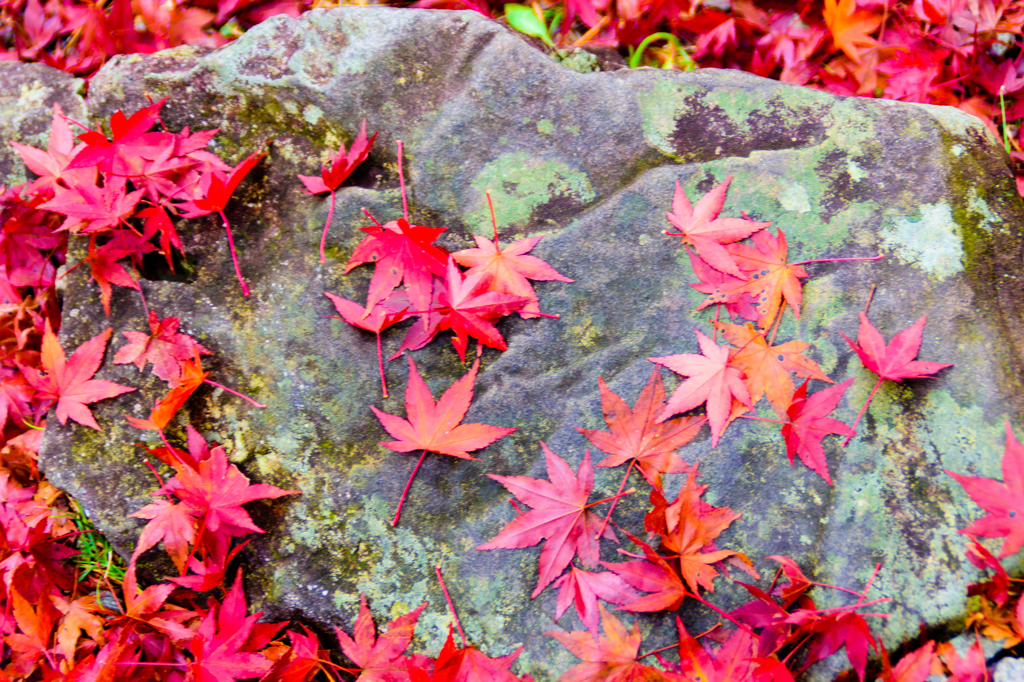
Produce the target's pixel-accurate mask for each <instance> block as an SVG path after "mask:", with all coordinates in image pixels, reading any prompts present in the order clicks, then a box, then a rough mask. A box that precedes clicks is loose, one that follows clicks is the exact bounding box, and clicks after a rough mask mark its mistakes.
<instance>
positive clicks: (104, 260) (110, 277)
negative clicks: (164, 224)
mask: <svg viewBox="0 0 1024 682" xmlns="http://www.w3.org/2000/svg"><path fill="white" fill-rule="evenodd" d="M147 246H150V249H148V250H153V249H152V245H148V244H147ZM127 255H129V254H128V252H127V251H125V250H124V249H119V248H117V247H116V246H115V242H114V241H110V242H108V243H106V244H104V245H103V246H101V247H100V248H98V249H97V248H96V241H95V239H90V240H89V251H88V254H87V255H86V257H85V260H84V261H82V262H84V263H88V264H89V276H90V277H92V279H94V280H96V284H97V285H98V286H99V288H100V302H101V303H102V304H103V312H105V313H106V315H107V317H110V297H111V296H112V295H113V293H114V292H113V288H112V287H111V286H110V285H111V284H116V285H117V286H119V287H126V288H128V289H135V290H136V291H139V290H140V289H139V283H138V282H136V281H135V279H133V278H132V276H131V275H130V274H128V271H127V270H125V268H124V266H123V265H121V264H120V263H118V262H117V261H119V260H120V259H122V258H124V257H125V256H127Z"/></svg>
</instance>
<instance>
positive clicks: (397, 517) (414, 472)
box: [391, 450, 427, 526]
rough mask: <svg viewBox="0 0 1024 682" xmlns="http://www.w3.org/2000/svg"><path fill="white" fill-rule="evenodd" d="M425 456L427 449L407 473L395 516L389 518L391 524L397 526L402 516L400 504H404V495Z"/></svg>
mask: <svg viewBox="0 0 1024 682" xmlns="http://www.w3.org/2000/svg"><path fill="white" fill-rule="evenodd" d="M426 456H427V451H426V450H424V451H423V454H422V455H420V459H419V461H418V462H416V467H415V468H414V469H413V470H412V473H411V474H410V475H409V481H408V482H407V483H406V484H405V490H403V491H402V499H400V500H399V501H398V509H396V510H395V518H393V519H391V525H392V526H397V525H398V519H399V518H401V516H402V505H403V504H405V496H406V495H408V494H409V488H410V487H411V486H412V479H414V478H416V472H417V471H419V470H420V465H421V464H423V458H424V457H426Z"/></svg>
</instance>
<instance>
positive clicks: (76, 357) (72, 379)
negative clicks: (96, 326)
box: [22, 319, 135, 431]
mask: <svg viewBox="0 0 1024 682" xmlns="http://www.w3.org/2000/svg"><path fill="white" fill-rule="evenodd" d="M113 332H114V330H113V329H109V328H108V329H105V330H103V331H102V332H100V333H99V334H98V335H96V336H94V337H93V338H91V339H89V340H88V341H86V342H85V343H83V344H82V345H81V346H79V347H78V348H77V349H76V350H75V352H74V353H72V354H71V357H70V358H65V355H64V349H63V348H61V345H60V342H59V341H58V340H57V335H56V334H54V333H53V329H51V328H50V320H49V319H47V320H46V328H45V330H44V331H43V349H42V353H41V354H40V357H39V360H40V363H41V364H42V366H43V371H42V372H40V371H39V370H38V369H36V368H34V367H22V372H23V373H24V375H25V379H26V380H27V381H28V382H29V383H30V384H31V385H32V387H33V388H34V389H36V391H37V392H38V393H37V394H36V396H37V399H38V400H39V401H40V404H41V405H43V406H45V408H49V407H50V405H53V404H54V403H56V405H57V419H59V420H60V423H61V424H67V421H68V418H71V419H73V420H74V421H76V422H78V423H79V424H82V425H83V426H88V427H91V428H94V429H96V430H97V431H102V429H101V428H100V426H99V424H97V423H96V419H95V418H94V417H93V416H92V412H90V411H89V408H88V407H86V405H88V404H90V403H95V402H97V401H99V400H105V399H106V398H113V397H115V396H119V395H121V394H123V393H131V392H132V391H134V390H135V389H134V388H130V387H128V386H122V385H120V384H115V383H114V382H112V381H106V380H103V379H93V378H92V376H93V375H94V374H96V370H97V369H99V366H100V363H102V362H103V352H104V351H105V350H106V348H107V341H109V340H110V335H111V334H112V333H113Z"/></svg>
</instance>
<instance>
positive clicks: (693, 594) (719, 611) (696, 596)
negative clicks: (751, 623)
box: [686, 592, 757, 637]
mask: <svg viewBox="0 0 1024 682" xmlns="http://www.w3.org/2000/svg"><path fill="white" fill-rule="evenodd" d="M686 594H688V595H690V596H691V597H693V598H694V599H696V600H697V601H699V602H700V603H701V604H703V605H704V606H707V607H708V608H709V609H711V610H712V611H714V612H715V613H717V614H718V615H720V616H721V617H722V618H725V619H726V620H727V621H729V622H730V623H732V624H733V625H735V626H736V627H738V628H739V629H740V630H743V631H744V632H746V633H747V634H748V635H750V636H751V637H757V634H756V633H755V632H754V631H753V630H751V629H750V627H748V626H747V625H744V624H743V623H741V622H739V621H738V620H736V619H735V618H733V617H732V616H730V615H729V614H728V613H726V612H725V611H723V610H722V609H720V608H718V607H717V606H715V605H714V604H712V603H711V602H709V601H707V600H706V599H704V598H703V597H701V596H700V595H699V594H697V593H696V592H687V593H686Z"/></svg>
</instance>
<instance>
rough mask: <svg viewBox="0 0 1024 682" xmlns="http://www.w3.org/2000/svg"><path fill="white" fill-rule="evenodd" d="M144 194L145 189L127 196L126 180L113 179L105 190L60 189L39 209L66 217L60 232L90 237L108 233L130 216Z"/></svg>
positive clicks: (86, 186)
mask: <svg viewBox="0 0 1024 682" xmlns="http://www.w3.org/2000/svg"><path fill="white" fill-rule="evenodd" d="M143 194H145V190H142V189H139V190H135V191H133V192H127V191H126V184H125V182H124V179H123V178H122V179H121V180H120V181H114V180H113V179H111V180H108V182H107V183H106V184H105V185H104V186H103V187H97V186H96V185H92V184H80V185H74V186H72V187H71V188H70V189H64V188H62V187H57V189H56V192H55V193H54V196H53V198H52V199H50V200H49V201H47V202H45V203H42V204H40V205H39V208H44V209H46V210H49V211H53V212H54V213H60V214H61V215H66V216H67V219H66V220H65V221H64V223H63V224H62V225H61V226H60V228H59V229H62V230H67V229H70V230H71V231H72V232H75V233H80V234H90V233H94V232H103V231H105V230H109V229H110V228H112V227H115V226H116V225H118V224H119V223H120V222H121V221H123V220H125V219H126V218H128V217H129V216H131V214H132V213H134V212H135V208H136V206H137V205H138V203H139V201H140V200H141V199H142V195H143Z"/></svg>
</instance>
